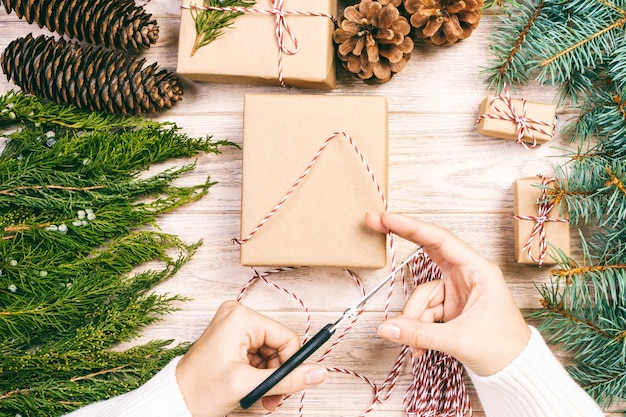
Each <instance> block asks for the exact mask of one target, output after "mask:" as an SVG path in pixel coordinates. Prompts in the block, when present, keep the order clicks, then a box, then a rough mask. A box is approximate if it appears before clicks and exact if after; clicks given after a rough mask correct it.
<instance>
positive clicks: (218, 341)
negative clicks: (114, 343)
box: [176, 301, 326, 417]
mask: <svg viewBox="0 0 626 417" xmlns="http://www.w3.org/2000/svg"><path fill="white" fill-rule="evenodd" d="M299 348H300V341H299V339H298V335H297V334H296V333H295V332H293V331H291V330H289V329H288V328H287V327H285V326H283V325H282V324H280V323H278V322H276V321H274V320H272V319H270V318H268V317H266V316H263V315H261V314H259V313H257V312H255V311H253V310H251V309H249V308H247V307H245V306H243V305H241V304H239V303H237V302H234V301H227V302H225V303H224V304H222V305H221V306H220V307H219V309H218V310H217V312H216V314H215V317H214V318H213V320H212V321H211V323H210V324H209V326H208V327H207V328H206V330H205V331H204V333H203V334H202V336H200V338H199V339H198V341H197V342H196V343H195V344H194V345H193V346H192V348H191V349H190V350H189V352H187V354H186V355H185V356H184V357H183V358H182V359H181V361H180V362H179V364H178V368H177V370H176V378H177V380H178V385H179V387H180V390H181V392H182V394H183V397H184V399H185V402H186V404H187V408H188V409H189V411H190V412H191V414H192V415H193V416H194V417H222V416H224V415H225V414H226V413H228V412H230V411H231V410H232V409H234V408H235V407H236V406H237V405H238V403H239V400H241V399H242V398H243V397H245V396H246V395H247V394H248V393H249V392H250V391H252V390H253V389H254V388H255V387H256V386H257V385H259V384H260V383H261V382H263V381H264V380H265V379H266V378H267V377H268V376H269V375H270V374H271V373H272V372H274V370H275V369H276V368H277V367H279V366H280V365H281V364H282V363H283V362H285V361H286V360H287V359H288V358H289V357H290V356H291V355H293V354H294V353H295V352H296V351H297V350H298V349H299ZM325 379H326V369H325V368H323V367H321V366H318V365H301V366H299V367H298V368H296V369H295V370H294V371H293V372H291V373H290V374H289V375H287V377H286V378H285V379H283V380H282V381H281V382H280V383H278V384H277V385H276V386H275V387H274V388H272V389H271V390H270V391H269V392H268V396H266V397H264V398H263V399H262V404H263V406H264V407H265V408H266V409H267V410H273V409H274V408H276V406H277V405H278V403H279V402H280V400H281V398H282V395H283V394H291V393H293V392H296V391H300V390H303V389H305V388H307V387H309V386H312V385H317V384H320V383H321V382H323V381H324V380H325Z"/></svg>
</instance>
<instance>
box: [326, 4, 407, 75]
mask: <svg viewBox="0 0 626 417" xmlns="http://www.w3.org/2000/svg"><path fill="white" fill-rule="evenodd" d="M384 3H386V4H382V3H379V2H377V1H373V0H361V2H360V3H359V4H358V5H354V6H348V7H346V8H345V9H344V12H343V17H342V19H341V21H340V23H339V27H338V28H337V29H336V30H335V33H334V34H333V39H334V41H335V43H337V44H338V48H337V55H338V56H339V59H340V60H341V63H342V65H343V67H344V68H345V69H347V70H348V71H350V72H352V73H353V74H356V75H357V76H358V77H359V78H361V79H362V80H364V81H365V82H366V83H368V84H376V83H384V82H387V81H389V80H390V79H391V77H392V76H393V74H395V73H397V72H399V71H400V70H402V68H404V66H405V65H406V62H407V60H408V59H409V58H410V56H411V51H412V50H413V46H414V45H413V40H412V39H411V38H410V37H409V36H408V35H409V33H410V31H411V25H410V24H409V22H408V20H407V19H406V18H405V17H404V16H400V12H399V11H398V9H397V8H396V7H395V6H394V5H393V0H384Z"/></svg>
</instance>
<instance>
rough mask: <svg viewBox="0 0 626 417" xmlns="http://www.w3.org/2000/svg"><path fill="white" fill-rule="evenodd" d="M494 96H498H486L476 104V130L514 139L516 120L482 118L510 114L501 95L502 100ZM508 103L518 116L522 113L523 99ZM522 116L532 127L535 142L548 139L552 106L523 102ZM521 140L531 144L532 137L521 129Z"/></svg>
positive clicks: (485, 133) (554, 116) (551, 134)
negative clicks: (477, 120) (477, 111)
mask: <svg viewBox="0 0 626 417" xmlns="http://www.w3.org/2000/svg"><path fill="white" fill-rule="evenodd" d="M494 97H498V96H487V97H486V98H485V99H484V100H483V102H482V103H481V104H480V113H479V114H480V117H479V122H478V133H480V134H481V135H485V136H492V137H496V138H501V139H508V140H514V141H517V140H518V134H517V129H518V123H517V122H516V121H514V120H501V119H498V118H490V117H486V116H488V115H494V116H502V115H503V114H506V115H509V116H510V115H511V114H512V111H511V110H510V109H509V107H508V104H507V101H506V98H505V97H504V96H501V97H502V98H503V99H497V100H495V101H493V99H494ZM511 104H512V106H513V108H514V109H515V111H516V113H517V114H518V115H520V116H524V100H522V99H511ZM505 118H506V116H505ZM524 118H525V119H526V120H527V121H528V122H527V123H528V126H529V127H530V129H531V130H532V134H533V135H534V138H535V141H536V143H537V144H539V145H540V144H543V143H546V142H548V141H549V140H550V139H551V138H552V136H553V135H554V131H555V127H556V126H555V125H554V124H555V121H556V106H553V105H550V104H544V103H536V102H531V101H526V113H525V116H524ZM538 122H540V123H538ZM522 141H523V142H525V143H529V144H532V143H533V139H532V136H531V134H530V132H529V131H528V130H526V131H525V132H524V136H523V139H522Z"/></svg>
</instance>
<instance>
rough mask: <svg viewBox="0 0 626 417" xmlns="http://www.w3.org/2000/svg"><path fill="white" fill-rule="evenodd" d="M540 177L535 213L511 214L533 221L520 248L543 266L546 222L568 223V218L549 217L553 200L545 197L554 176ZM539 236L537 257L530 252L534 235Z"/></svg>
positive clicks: (516, 217)
mask: <svg viewBox="0 0 626 417" xmlns="http://www.w3.org/2000/svg"><path fill="white" fill-rule="evenodd" d="M537 177H539V178H540V179H541V186H542V187H541V196H540V197H539V198H538V199H537V215H536V216H532V215H521V214H520V215H513V218H514V219H517V220H530V221H533V222H535V225H534V226H533V230H532V232H531V234H530V236H529V238H528V240H527V241H526V243H524V246H523V247H522V250H524V251H526V253H527V254H528V257H529V258H530V260H531V261H533V262H536V263H537V264H539V266H540V267H541V266H543V263H544V261H545V257H546V254H547V253H548V239H547V236H546V223H549V222H557V223H568V222H569V220H568V219H561V218H554V217H549V216H548V214H549V213H550V211H551V210H552V209H553V208H554V205H555V202H554V201H550V200H549V199H548V198H547V188H548V186H549V185H550V184H552V183H553V182H555V181H556V178H546V177H545V176H543V175H541V174H539V175H537ZM537 236H538V237H539V254H538V256H537V258H535V257H534V256H533V254H532V249H533V242H534V240H535V237H537Z"/></svg>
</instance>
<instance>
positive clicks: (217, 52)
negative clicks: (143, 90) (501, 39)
mask: <svg viewBox="0 0 626 417" xmlns="http://www.w3.org/2000/svg"><path fill="white" fill-rule="evenodd" d="M190 3H191V4H200V5H202V1H201V0H183V4H184V5H189V4H190ZM284 4H285V7H284V10H285V11H289V10H291V11H305V12H320V13H329V14H332V15H333V16H336V15H337V0H285V2H284ZM253 8H256V9H261V10H271V9H272V2H271V1H270V0H257V2H256V4H255V5H254V6H253ZM286 20H287V22H288V24H289V26H290V27H291V29H292V31H293V33H294V34H295V36H296V38H297V39H298V42H299V46H300V50H299V51H298V52H297V53H296V54H294V55H287V54H285V53H283V56H282V62H283V76H284V81H285V83H286V84H287V85H288V86H295V87H305V88H318V89H332V88H334V87H335V83H336V74H335V63H334V57H335V49H334V45H333V40H332V34H333V30H334V24H333V22H332V20H331V19H329V18H328V17H311V16H287V17H286ZM275 32H276V17H275V16H274V15H266V14H259V13H244V14H243V15H240V16H238V17H237V18H236V19H234V21H233V25H232V26H230V27H228V28H225V29H224V30H223V34H222V35H221V36H220V37H218V38H217V39H216V40H214V41H213V42H211V43H209V44H208V45H206V46H203V47H202V48H200V49H198V50H197V51H196V53H195V54H194V55H193V56H192V55H191V51H192V48H193V44H194V41H195V38H196V27H195V23H194V21H193V18H192V14H191V11H190V10H188V9H181V22H180V33H179V41H178V65H177V72H178V73H179V74H181V75H183V76H185V77H187V78H189V79H191V80H195V81H211V82H223V83H240V84H272V85H277V84H279V83H278V43H277V40H276V33H275ZM285 42H286V45H287V48H288V49H293V43H292V41H291V39H290V38H289V36H288V35H287V34H286V33H285Z"/></svg>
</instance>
